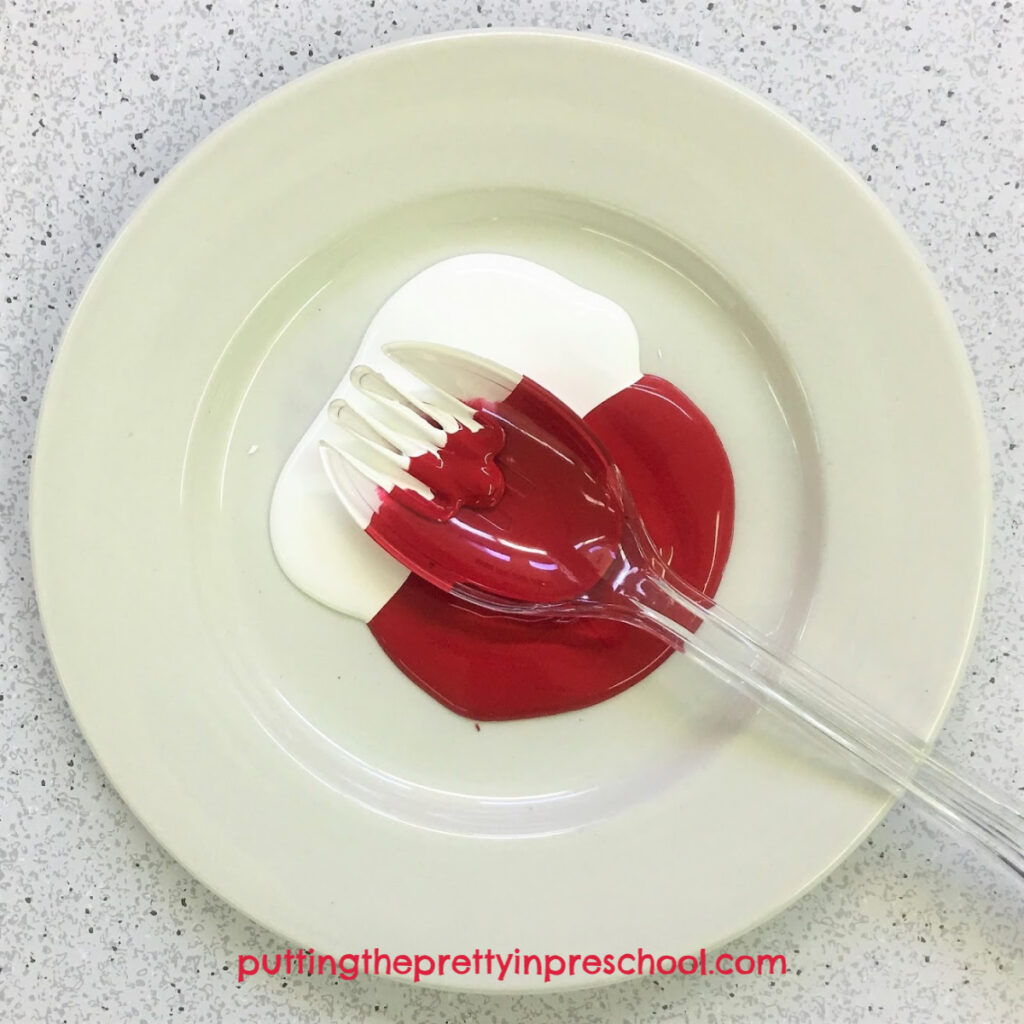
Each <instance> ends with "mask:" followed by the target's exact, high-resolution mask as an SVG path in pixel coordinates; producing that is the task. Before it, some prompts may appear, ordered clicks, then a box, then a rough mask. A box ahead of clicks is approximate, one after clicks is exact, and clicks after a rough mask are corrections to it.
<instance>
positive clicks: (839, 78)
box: [0, 0, 1024, 1024]
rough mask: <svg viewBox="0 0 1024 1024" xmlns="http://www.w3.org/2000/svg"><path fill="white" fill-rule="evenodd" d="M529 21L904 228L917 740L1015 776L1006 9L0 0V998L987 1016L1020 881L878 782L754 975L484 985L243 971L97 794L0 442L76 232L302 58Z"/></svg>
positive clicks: (635, 1)
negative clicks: (929, 630) (925, 558)
mask: <svg viewBox="0 0 1024 1024" xmlns="http://www.w3.org/2000/svg"><path fill="white" fill-rule="evenodd" d="M490 25H494V26H503V25H552V26H560V27H564V28H572V29H580V30H590V31H593V32H597V33H607V34H609V35H615V36H623V37H626V38H633V39H638V40H642V41H645V42H648V43H651V44H654V45H655V46H659V47H662V48H665V49H668V50H671V51H673V52H675V53H678V54H681V55H684V56H686V57H688V58H689V59H691V60H693V61H695V62H697V63H698V64H701V65H704V66H706V67H708V68H711V69H713V70H715V71H720V72H722V73H724V74H726V75H728V76H730V77H731V78H733V79H735V80H737V81H739V82H742V83H743V84H745V85H747V86H749V87H750V88H752V89H754V90H756V91H757V92H759V93H760V94H762V95H764V96H767V97H770V98H771V99H772V100H774V102H775V103H777V104H778V105H779V106H781V107H782V108H783V109H784V110H786V111H788V112H789V113H791V114H792V115H794V116H795V117H796V118H797V119H798V120H800V121H801V122H802V123H803V124H804V125H806V126H807V127H808V128H810V129H811V130H812V131H814V132H816V133H817V134H818V135H819V136H821V137H822V138H824V139H825V140H827V141H828V142H829V143H830V144H831V145H832V147H833V148H834V149H835V150H837V151H838V152H839V153H840V154H841V155H842V156H843V157H845V159H846V160H848V161H849V162H850V163H851V164H852V165H853V167H854V168H856V170H857V171H859V173H860V174H861V175H863V176H864V177H865V178H866V179H867V181H868V182H870V183H871V186H872V187H873V188H874V189H875V190H876V191H877V192H878V194H879V195H880V196H881V197H882V198H883V200H885V202H886V203H888V204H889V206H890V207H891V208H892V209H893V210H894V211H895V212H896V214H897V216H898V217H899V219H900V220H901V221H902V222H903V224H904V225H905V226H906V228H907V230H908V231H909V233H910V235H911V236H912V237H913V238H914V239H916V241H917V242H918V243H919V245H920V246H921V247H922V248H923V250H924V253H925V255H926V258H927V259H928V261H929V263H930V264H931V267H932V269H933V270H934V272H935V274H936V275H937V277H938V280H939V282H940V284H941V286H942V289H943V291H944V292H945V294H946V297H947V299H948V301H949V303H950V305H951V307H952V309H953V312H954V314H955V316H956V319H957V321H958V323H959V326H960V329H961V331H962V333H963V337H964V340H965V342H966V344H967V347H968V350H969V353H970V357H971V361H972V363H973V366H974V371H975V374H976V376H977V380H978V385H979V389H980V392H981V397H982V401H983V405H984V409H985V415H986V421H987V425H988V432H989V438H990V442H991V448H992V459H993V469H994V478H995V531H994V543H993V556H992V576H991V586H990V592H989V597H988V601H987V604H986V609H985V616H984V620H983V622H982V626H981V631H980V635H979V639H978V644H977V649H976V652H975V655H974V658H973V660H972V662H971V666H970V671H969V674H968V676H967V678H966V680H965V682H964V685H963V689H962V691H961V693H960V696H959V698H958V700H957V702H956V704H955V706H954V708H953V712H952V714H951V716H950V719H949V722H948V724H947V726H946V728H945V731H944V732H943V735H942V738H941V740H940V744H939V747H940V749H941V750H942V751H943V752H945V753H946V754H948V755H951V756H952V757H954V758H957V759H961V760H963V761H968V760H969V761H970V763H971V765H972V766H974V767H976V768H977V769H978V770H979V771H980V772H982V773H984V774H987V775H989V776H991V777H993V778H998V779H1000V780H1001V781H1003V782H1004V783H1007V784H1009V785H1011V786H1012V787H1013V788H1015V789H1018V790H1020V789H1024V711H1022V699H1024V619H1022V617H1021V613H1020V609H1021V607H1024V525H1022V523H1024V302H1022V299H1021V296H1022V294H1024V284H1022V283H1021V282H1022V281H1024V241H1022V223H1024V188H1022V180H1024V135H1022V132H1024V129H1022V114H1024V109H1022V101H1021V97H1022V96H1024V61H1022V58H1021V54H1022V53H1024V5H1022V4H1021V3H1020V2H1019V0H1017V2H1013V3H1012V2H1004V0H998V2H991V3H990V2H989V0H975V2H966V0H956V2H952V0H942V2H935V3H927V4H924V3H921V2H920V0H918V2H911V3H900V2H894V0H887V2H881V0H860V3H858V4H851V3H834V2H828V3H813V4H807V3H803V2H795V0H793V2H790V3H774V4H772V3H766V2H747V3H741V2H738V0H737V2H733V0H716V2H715V3H711V2H703V0H702V2H700V3H696V4H686V5H682V4H679V5H675V4H665V3H657V2H655V0H621V2H619V3H616V4H599V3H583V2H579V0H482V2H474V0H451V2H446V0H420V2H418V3H414V2H408V0H398V2H392V0H345V2H343V3H337V2H333V3H332V2H327V0H308V2H288V0H278V2H273V0H265V2H264V0H260V2H258V3H257V2H248V3H245V2H229V0H213V2H202V0H197V2H189V3H181V2H175V0H149V2H145V0H81V2H78V3H67V2H59V0H51V2H50V3H42V2H34V0H33V2H30V0H6V3H5V0H0V382H2V399H3V400H2V403H0V441H2V443H0V551H2V563H0V737H2V746H0V765H2V777H0V1008H2V1009H0V1016H2V1017H3V1018H4V1019H6V1020H10V1021H19V1022H32V1021H62V1020H67V1021H76V1022H77V1021H101V1020H112V1021H128V1020H131V1021H160V1020H187V1021H220V1020H246V1021H271V1020H273V1021H282V1020H294V1021H318V1020H337V1021H381V1022H387V1021H393V1022H398V1021H401V1022H411V1024H419V1022H422V1024H427V1022H430V1024H434V1022H438V1021H452V1022H455V1021H459V1022H469V1021H489V1022H494V1024H504V1022H511V1021H527V1022H538V1024H539V1022H547V1021H589V1020H602V1021H633V1020H637V1021H639V1020H655V1021H682V1020H686V1021H689V1022H702V1021H715V1022H735V1021H755V1020H756V1021H759V1022H760V1021H772V1020H785V1021H789V1022H807V1024H812V1022H813V1024H818V1022H821V1021H837V1022H847V1021H851V1022H852V1021H875V1020H877V1021H893V1022H897V1021H898V1022H914V1021H927V1022H930V1024H940V1022H957V1024H960V1022H964V1021H972V1022H985V1024H989V1022H991V1024H996V1022H1011V1021H1014V1022H1015V1021H1019V1020H1021V1019H1022V1018H1021V1015H1022V1010H1021V1007H1022V1006H1024V966H1022V965H1024V912H1022V908H1024V901H1022V899H1021V895H1022V894H1021V890H1020V889H1019V887H1015V886H1014V885H1013V884H1012V883H1011V882H1010V880H1009V879H1008V878H1004V877H1002V876H999V875H996V874H994V873H992V872H990V871H989V869H988V868H987V867H986V866H983V865H981V864H979V863H976V862H975V861H974V860H973V859H972V858H970V857H969V856H967V855H965V854H964V852H963V851H962V850H961V849H960V848H959V847H957V846H956V845H955V844H953V843H952V842H950V841H948V840H945V839H944V838H943V837H936V836H934V835H932V834H930V833H929V832H927V831H926V830H925V828H924V827H923V826H922V825H920V824H919V821H918V819H917V817H916V816H915V815H914V814H913V813H911V812H909V811H908V810H907V809H905V808H904V807H902V806H897V807H896V808H895V809H894V810H893V811H892V813H891V814H890V815H889V816H888V818H887V819H886V820H885V822H884V823H883V824H882V825H881V827H880V828H879V829H878V830H877V831H876V832H875V834H874V835H873V836H872V837H871V838H870V839H869V840H868V842H867V843H866V844H865V845H864V846H863V847H862V848H861V849H860V850H859V851H858V852H857V853H855V854H854V855H853V856H852V857H851V858H850V859H849V860H848V861H847V862H846V863H845V864H844V865H843V866H842V867H841V868H840V869H839V870H838V871H836V872H835V874H834V875H833V876H832V877H831V878H830V879H829V880H828V881H827V882H825V883H824V884H823V885H822V886H820V887H819V888H818V889H817V890H816V891H815V892H813V893H811V894H810V895H809V896H807V897H805V898H804V899H803V900H801V901H800V902H799V903H798V904H797V905H796V906H794V907H792V908H791V909H790V910H788V911H787V912H786V913H784V914H782V915H781V916H780V917H778V918H776V919H775V920H774V921H772V922H770V923H769V924H767V925H765V926H763V927H762V928H760V929H759V930H758V931H757V932H755V933H753V934H752V935H749V936H747V937H745V938H744V939H743V940H741V943H739V944H737V946H736V951H737V952H740V951H743V952H746V951H749V950H751V949H754V950H758V949H760V950H770V951H780V950H781V951H785V952H786V953H787V955H788V959H789V964H790V973H789V974H788V975H787V976H786V977H784V978H776V979H774V980H771V979H767V978H765V979H756V978H753V979H742V980H740V979H737V980H730V979H728V978H726V977H724V976H721V975H719V976H717V977H714V978H708V979H705V980H703V981H690V982H686V981H683V980H678V979H676V980H672V981H664V982H660V983H658V982H646V983H635V984H626V985H621V986H618V987H616V988H613V989H606V990H599V991H597V992H595V993H592V994H586V993H581V994H574V995H569V996H558V997H545V998H515V999H511V998H502V999H489V998H486V997H482V996H452V995H447V994H443V993H438V992H432V991H428V990H413V989H412V988H408V987H404V986H400V985H398V984H396V983H391V982H383V981H357V982H333V981H331V980H329V979H326V978H325V979H299V980H297V981H293V982H286V981H280V980H275V979H270V978H263V979H261V980H256V979H254V980H252V981H249V982H247V983H246V984H245V985H243V986H241V987H239V986H238V985H237V983H236V981H235V960H234V955H235V954H237V953H238V952H239V951H242V950H252V949H257V950H273V949H275V948H276V940H275V939H274V937H273V936H271V935H269V934H267V933H265V932H262V931H261V930H260V929H259V928H257V927H256V926H254V925H253V924H251V923H250V922H248V921H247V920H246V919H245V918H243V917H242V916H241V915H239V914H237V913H236V912H235V911H233V910H231V909H230V908H229V907H227V906H225V905H224V904H223V903H221V902H220V900H219V899H218V898H217V897H215V896H213V895H212V894H211V893H209V892H208V891H206V890H205V889H204V888H203V887H202V886H200V885H199V884H198V883H197V882H195V881H193V880H192V879H191V878H190V877H189V876H188V875H187V874H186V873H185V872H184V871H183V870H182V869H181V868H180V867H179V866H178V865H177V864H176V863H175V862H174V861H172V860H171V859H170V858H169V857H168V856H167V855H166V854H165V853H164V852H163V851H162V850H161V849H160V848H159V847H158V846H157V845H156V844H155V843H154V842H153V840H152V839H150V837H149V836H148V835H147V834H146V833H145V832H144V831H143V829H142V828H141V826H140V825H139V824H138V822H136V820H135V819H134V817H133V816H132V814H131V813H130V812H129V811H128V810H127V809H126V808H125V807H124V805H123V804H122V803H121V801H120V800H119V799H118V797H117V796H116V795H115V794H114V793H113V792H112V791H111V789H110V787H109V785H108V784H107V782H106V781H105V779H104V776H103V773H102V772H101V771H100V769H99V767H98V766H97V764H96V761H95V760H94V759H93V757H92V755H91V754H90V752H89V751H88V750H87V748H86V746H85V744H84V742H83V740H82V738H81V737H80V735H79V733H78V730H77V729H76V727H75V723H74V720H73V719H72V717H71V715H70V713H69V711H68V709H67V706H66V705H65V703H64V700H63V697H62V695H61V692H60V689H59V687H58V685H57V682H56V680H55V678H54V674H53V670H52V668H51V666H50V662H49V659H48V657H47V653H46V647H45V644H44V642H43V637H42V633H41V630H40V627H39V622H38V619H37V616H36V610H35V606H34V601H33V594H32V584H31V575H30V568H29V551H28V541H27V528H26V519H27V502H26V492H27V487H28V477H29V469H30V465H31V460H30V452H31V445H32V438H33V432H34V427H35V418H36V412H37V409H38V406H39V401H40V396H41V394H42V390H43V385H44V381H45V378H46V373H47V368H48V367H49V365H50V362H51V360H52V358H53V353H54V349H55V347H56V345H57V341H58V338H59V336H60V333H61V330H62V328H63V326H64V324H65V322H66V320H67V317H68V314H69V311H70V310H71V308H72V305H73V303H74V302H75V299H76V297H77V295H78V294H79V292H80V291H81V289H82V288H83V286H84V285H85V283H86V281H87V279H88V277H89V275H90V274H91V272H92V270H93V269H94V267H95V265H96V262H97V260H98V258H99V256H100V253H101V251H102V250H103V248H104V247H105V246H106V245H107V243H109V242H110V240H111V239H112V238H113V236H114V234H115V232H116V231H117V229H118V227H119V226H120V225H121V224H122V223H123V221H124V220H125V218H126V217H127V216H128V215H129V214H130V213H131V211H132V210H133V209H134V208H135V207H136V206H137V205H138V203H139V201H140V200H141V199H142V198H143V197H144V196H145V195H146V194H147V193H148V192H149V191H150V189H152V188H153V186H154V183H155V182H156V181H157V180H158V179H159V178H160V177H161V176H162V175H163V174H164V173H165V172H166V171H167V169H168V168H169V167H171V165H173V164H174V163H175V162H176V161H177V160H178V159H179V158H180V157H181V156H182V155H183V154H184V153H185V152H186V151H187V150H188V149H189V148H190V147H191V146H192V145H193V143H195V142H196V141H197V140H198V139H200V138H202V137H203V136H204V135H206V134H207V133H208V132H210V131H211V130H212V129H214V128H215V127H217V126H218V125H219V124H221V123H222V122H223V121H224V120H225V119H227V118H228V117H230V116H231V115H232V114H234V113H235V112H237V111H238V110H240V109H241V108H243V107H245V106H246V105H248V104H249V103H251V102H253V101H254V100H256V99H258V98H259V97H261V96H263V95H265V94H266V93H268V92H270V91H271V90H272V89H274V88H275V87H276V86H278V85H280V84H282V83H284V82H287V81H289V80H290V79H292V78H294V77H296V76H297V75H300V74H302V73H303V72H304V71H306V70H307V69H309V68H313V67H316V66H318V65H320V64H323V63H325V62H327V61H332V60H335V59H337V58H338V57H341V56H344V55H346V54H349V53H351V52H353V51H355V50H360V49H363V48H365V47H368V46H372V45H375V44H379V43H382V42H386V41H389V40H393V39H400V38H404V37H407V36H412V35H415V34H419V33H426V32H433V31H441V30H448V29H455V28H468V27H484V26H490Z"/></svg>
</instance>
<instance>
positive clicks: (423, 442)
mask: <svg viewBox="0 0 1024 1024" xmlns="http://www.w3.org/2000/svg"><path fill="white" fill-rule="evenodd" d="M349 381H350V383H351V385H352V389H353V398H354V400H356V401H358V402H359V411H360V414H361V415H362V416H363V417H364V419H366V420H367V421H368V422H369V423H370V424H371V425H372V426H373V428H374V429H375V430H376V431H377V433H378V434H380V435H381V436H382V437H384V438H386V439H387V440H388V441H390V442H391V444H393V445H394V446H395V447H396V448H397V449H398V450H399V451H401V452H402V453H403V454H405V455H408V456H410V457H412V456H414V455H421V454H423V452H425V451H436V450H437V449H438V448H440V447H441V446H442V445H444V443H445V441H446V437H445V434H446V432H447V431H448V430H455V429H456V428H457V427H458V423H457V422H456V421H455V420H453V419H452V418H451V417H450V416H445V415H444V414H443V413H441V412H440V411H438V410H436V409H434V408H433V406H431V405H430V404H429V403H426V402H424V401H422V400H419V399H415V398H413V397H411V396H410V395H407V394H406V393H405V392H403V391H401V390H400V389H399V388H397V387H396V386H395V385H394V384H393V383H392V382H391V381H390V380H388V379H387V378H386V377H385V376H384V375H383V374H381V373H378V372H377V371H376V370H372V369H370V367H368V366H357V367H356V368H355V369H354V370H353V371H352V373H351V374H350V375H349Z"/></svg>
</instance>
